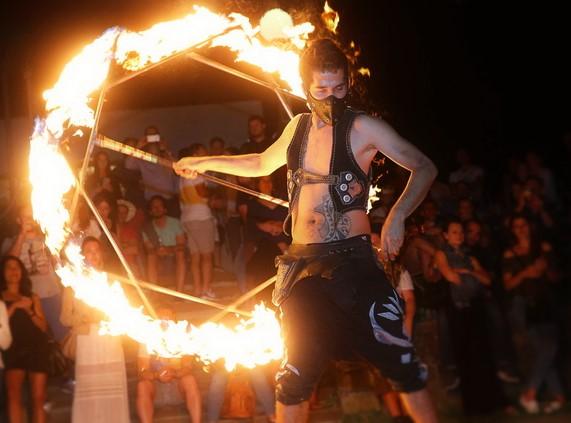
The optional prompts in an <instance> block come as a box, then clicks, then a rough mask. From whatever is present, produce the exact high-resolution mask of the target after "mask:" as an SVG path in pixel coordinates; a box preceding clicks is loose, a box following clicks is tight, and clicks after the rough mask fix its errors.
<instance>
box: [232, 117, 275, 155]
mask: <svg viewBox="0 0 571 423" xmlns="http://www.w3.org/2000/svg"><path fill="white" fill-rule="evenodd" d="M266 129H267V125H266V120H265V119H264V118H263V117H261V116H259V115H254V116H250V118H249V119H248V141H247V142H245V143H244V144H242V147H241V148H240V154H252V153H262V152H264V151H265V150H266V148H268V147H269V146H270V145H271V144H272V140H271V138H270V137H268V135H267V134H266Z"/></svg>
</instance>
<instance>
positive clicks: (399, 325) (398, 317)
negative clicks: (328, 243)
mask: <svg viewBox="0 0 571 423" xmlns="http://www.w3.org/2000/svg"><path fill="white" fill-rule="evenodd" d="M363 269H364V271H365V273H364V274H363V275H358V276H361V278H360V279H358V280H360V282H361V284H359V286H358V287H357V290H358V291H357V306H356V307H355V309H354V310H355V314H354V320H353V322H354V327H353V337H354V338H353V341H354V345H355V350H356V352H357V353H358V354H359V355H361V356H363V357H364V358H366V359H367V360H368V361H369V362H371V363H372V364H373V365H375V366H376V367H377V368H378V369H379V370H380V371H381V373H382V375H383V376H384V377H385V378H386V379H387V380H388V382H389V383H390V384H391V385H392V387H393V389H394V390H395V391H397V392H399V393H400V395H401V398H402V400H403V402H404V403H405V406H406V408H407V410H408V411H409V413H410V415H411V417H412V418H413V419H414V421H415V422H417V423H433V422H436V414H435V411H434V407H433V405H432V401H431V400H430V397H429V395H428V391H427V390H426V389H425V386H426V379H427V370H426V366H424V365H423V364H422V363H421V362H420V361H419V360H418V358H417V356H416V352H415V349H414V346H413V345H412V341H411V340H410V338H409V337H408V335H407V334H406V333H405V332H404V324H403V322H404V303H403V302H402V300H401V299H400V298H399V296H398V294H397V293H396V291H395V290H394V289H393V288H392V286H391V285H390V284H389V283H388V281H386V280H385V281H383V279H384V275H383V274H379V273H377V271H376V270H375V269H366V268H365V266H363ZM375 274H376V277H372V275H375ZM358 276H357V277H358Z"/></svg>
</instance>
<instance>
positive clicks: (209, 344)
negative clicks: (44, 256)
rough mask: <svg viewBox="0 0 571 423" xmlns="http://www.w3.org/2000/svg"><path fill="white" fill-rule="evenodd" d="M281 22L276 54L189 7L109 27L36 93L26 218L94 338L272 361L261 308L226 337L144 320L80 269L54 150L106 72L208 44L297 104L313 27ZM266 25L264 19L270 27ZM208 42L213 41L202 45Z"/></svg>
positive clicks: (271, 325) (278, 347) (213, 357)
mask: <svg viewBox="0 0 571 423" xmlns="http://www.w3.org/2000/svg"><path fill="white" fill-rule="evenodd" d="M274 13H276V12H274ZM278 13H281V12H278ZM283 13H285V12H283ZM283 13H282V14H281V16H282V21H283V22H286V23H287V25H283V24H282V26H281V27H280V29H279V31H278V32H279V34H280V35H279V39H280V40H279V41H280V43H279V45H277V44H275V43H270V44H268V43H267V41H268V40H265V41H264V40H262V39H261V38H260V37H259V34H260V32H261V30H262V29H261V28H260V27H253V26H252V25H251V24H250V21H249V20H248V18H247V17H245V16H242V15H239V14H235V13H233V14H229V15H219V14H215V13H213V12H211V11H209V10H208V9H206V8H204V7H198V6H196V7H194V12H193V13H191V14H189V15H187V16H185V17H183V18H181V19H178V20H173V21H169V22H161V23H158V24H156V25H154V26H152V27H151V28H149V29H147V30H145V31H141V32H132V31H128V30H126V29H121V28H111V29H109V30H107V31H105V33H103V34H102V35H101V36H100V37H99V38H97V39H96V40H95V41H93V42H92V43H91V44H89V45H87V46H86V47H85V48H84V49H83V50H82V51H81V52H80V53H79V54H78V55H77V56H76V57H74V58H73V59H72V60H71V61H70V62H69V63H68V64H67V65H66V66H65V68H64V70H63V71H62V73H61V75H60V77H59V79H58V81H57V83H56V84H55V85H54V87H53V88H51V89H49V90H46V91H45V92H44V99H45V101H46V112H47V116H46V117H45V119H37V120H36V122H35V126H34V132H33V134H32V136H31V140H30V147H31V151H30V156H29V166H30V182H31V184H32V198H31V201H32V208H33V210H34V219H35V220H36V221H37V222H38V223H39V225H40V227H41V228H42V231H43V232H44V233H45V235H46V245H47V247H48V248H49V249H50V251H51V252H52V254H53V256H54V257H58V262H57V265H56V271H57V273H58V275H59V276H60V278H61V280H62V283H63V284H64V286H66V287H71V288H72V289H73V290H74V293H75V295H76V296H77V298H79V299H81V300H82V301H84V302H85V303H87V304H88V305H89V306H91V307H94V308H96V309H98V310H100V311H102V312H103V313H104V315H105V316H106V319H105V321H104V322H103V323H102V326H101V329H100V330H101V331H102V332H104V333H109V334H112V335H128V336H130V337H131V338H133V339H134V340H136V341H137V342H140V343H143V344H145V345H146V347H147V349H148V350H149V351H150V352H153V353H157V354H160V355H163V356H167V357H174V356H181V355H187V354H188V355H195V356H196V357H198V358H199V359H200V360H202V361H203V362H205V363H211V362H214V361H217V360H220V359H222V360H224V362H225V366H226V367H227V368H228V369H232V368H234V367H235V366H236V365H237V364H240V365H243V366H246V367H253V366H256V365H259V364H264V363H267V362H269V361H271V360H276V359H279V358H281V357H282V355H283V341H282V338H281V335H280V327H279V323H278V321H277V319H276V317H275V315H274V313H273V312H272V311H271V310H269V309H267V308H266V307H264V306H263V305H258V306H256V307H255V309H254V311H253V317H252V318H251V319H249V320H245V321H241V322H240V323H239V324H238V325H237V326H235V327H233V328H228V327H225V326H223V325H220V324H214V323H206V324H204V325H201V326H198V327H196V326H193V325H190V324H189V323H188V322H172V321H161V320H154V319H152V318H151V317H149V316H147V315H146V314H145V313H144V312H143V310H142V308H139V307H134V306H132V305H131V304H130V303H129V301H128V299H127V297H126V296H125V293H124V291H123V289H122V288H121V286H120V284H119V283H118V282H116V281H109V280H108V276H107V274H105V273H102V272H97V271H95V270H94V269H92V268H90V267H89V266H87V265H86V264H85V262H84V260H83V257H82V256H81V253H80V248H79V246H78V245H77V244H76V243H75V242H74V240H73V239H72V232H71V228H70V215H69V212H68V210H67V208H66V206H65V204H66V202H65V198H66V195H67V194H68V193H69V192H70V190H71V189H72V188H73V187H74V186H75V183H76V182H75V175H74V173H73V172H72V170H71V168H70V166H69V164H68V163H67V161H66V160H65V158H64V157H63V155H62V154H61V153H60V151H59V143H60V141H61V137H62V135H63V133H64V131H65V130H67V129H69V128H72V127H79V126H84V127H93V125H94V116H95V111H94V110H93V109H92V108H91V107H90V105H89V102H90V100H91V96H93V95H95V94H96V93H97V92H98V91H99V90H101V89H102V88H104V86H105V82H106V79H107V77H108V75H109V70H110V68H111V66H112V65H116V66H120V67H122V68H123V69H125V70H126V71H135V70H139V69H143V68H145V67H146V66H149V65H151V64H153V63H157V62H159V61H160V60H162V59H164V58H166V57H169V56H171V55H173V54H177V53H179V52H183V51H185V50H186V49H188V48H189V47H191V46H193V45H200V44H204V43H205V42H207V41H209V40H210V41H211V42H210V46H224V47H227V48H229V49H231V50H232V51H234V52H236V55H237V58H236V60H237V61H245V62H248V63H251V64H254V65H256V66H259V67H260V68H261V69H263V70H264V71H266V72H272V73H273V72H277V73H278V74H279V76H280V78H281V79H282V80H283V81H284V82H285V83H287V84H288V86H289V87H290V89H291V90H292V92H294V93H296V94H298V95H300V96H303V90H302V88H301V79H300V77H299V74H298V66H299V53H300V50H301V49H302V48H303V47H304V46H305V43H306V41H307V38H308V36H309V34H310V33H311V32H312V31H313V30H314V27H313V25H311V24H310V23H308V22H305V23H301V24H299V25H293V23H292V24H290V23H289V22H290V21H289V20H288V19H285V20H283ZM272 19H273V18H272V17H271V16H270V18H269V22H270V24H271V22H272ZM212 37H216V38H214V40H213V41H212ZM270 38H271V37H270ZM62 253H64V254H62ZM62 257H65V260H64V259H63V258H62Z"/></svg>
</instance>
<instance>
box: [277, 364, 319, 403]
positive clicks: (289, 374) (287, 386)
mask: <svg viewBox="0 0 571 423" xmlns="http://www.w3.org/2000/svg"><path fill="white" fill-rule="evenodd" d="M312 391H313V383H312V382H310V381H308V380H304V378H303V377H302V375H301V374H300V372H299V370H298V369H297V368H295V367H294V366H292V365H291V364H286V365H285V366H284V367H283V368H282V369H281V370H280V371H279V372H278V373H277V374H276V400H277V401H279V402H281V403H282V404H284V405H296V404H300V403H302V402H304V401H307V400H308V399H309V397H310V396H311V393H312Z"/></svg>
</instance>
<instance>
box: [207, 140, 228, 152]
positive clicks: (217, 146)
mask: <svg viewBox="0 0 571 423" xmlns="http://www.w3.org/2000/svg"><path fill="white" fill-rule="evenodd" d="M208 147H209V148H210V151H209V152H208V155H209V156H223V155H224V154H225V152H224V150H225V148H226V143H225V142H224V140H223V139H222V138H220V137H214V138H211V139H210V141H209V142H208Z"/></svg>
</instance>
